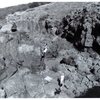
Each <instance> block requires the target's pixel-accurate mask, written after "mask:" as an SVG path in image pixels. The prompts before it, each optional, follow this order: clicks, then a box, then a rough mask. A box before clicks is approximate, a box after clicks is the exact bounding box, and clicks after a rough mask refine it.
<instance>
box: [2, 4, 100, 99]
mask: <svg viewBox="0 0 100 100" xmlns="http://www.w3.org/2000/svg"><path fill="white" fill-rule="evenodd" d="M85 6H86V7H87V8H86V7H85ZM99 6H100V5H99V4H94V3H49V4H46V5H43V6H40V7H37V8H34V9H28V10H26V11H23V12H16V13H14V14H9V15H8V16H6V19H5V22H6V23H5V24H4V26H2V27H1V30H0V47H1V48H0V97H1V98H38V97H40V98H60V97H63V98H66V97H78V96H80V95H82V94H83V93H84V92H86V91H87V90H88V89H90V88H93V87H96V86H100V63H99V62H100V55H99V54H100V51H99V48H100V43H99V42H100V36H99V31H100V28H99V27H100V22H99V21H100V19H99V8H98V7H99ZM73 9H74V10H73ZM62 76H63V81H61V80H62Z"/></svg>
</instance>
